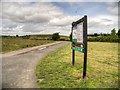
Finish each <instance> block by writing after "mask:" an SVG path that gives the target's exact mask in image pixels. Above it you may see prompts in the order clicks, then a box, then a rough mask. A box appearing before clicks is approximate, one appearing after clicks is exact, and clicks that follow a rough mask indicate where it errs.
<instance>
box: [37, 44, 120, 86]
mask: <svg viewBox="0 0 120 90" xmlns="http://www.w3.org/2000/svg"><path fill="white" fill-rule="evenodd" d="M71 54H72V52H71V44H69V45H67V46H65V47H63V48H60V49H58V50H57V51H55V52H53V53H51V54H49V55H48V56H46V57H45V58H43V59H42V60H41V61H40V62H39V64H38V66H37V67H36V76H37V79H38V82H37V83H38V85H39V86H40V87H41V88H117V87H118V45H117V43H102V42H89V43H88V64H87V78H86V79H85V80H83V79H82V71H83V53H80V52H77V51H76V55H75V57H76V60H75V66H72V65H71Z"/></svg>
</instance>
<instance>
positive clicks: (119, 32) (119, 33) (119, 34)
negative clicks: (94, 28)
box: [117, 29, 120, 37]
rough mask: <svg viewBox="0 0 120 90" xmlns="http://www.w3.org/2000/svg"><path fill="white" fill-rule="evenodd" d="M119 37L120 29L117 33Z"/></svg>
mask: <svg viewBox="0 0 120 90" xmlns="http://www.w3.org/2000/svg"><path fill="white" fill-rule="evenodd" d="M117 35H118V37H120V29H119V30H118V33H117Z"/></svg>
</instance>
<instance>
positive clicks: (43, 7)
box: [2, 3, 118, 35]
mask: <svg viewBox="0 0 120 90" xmlns="http://www.w3.org/2000/svg"><path fill="white" fill-rule="evenodd" d="M110 5H112V4H110ZM2 11H3V12H2V15H3V19H2V21H3V25H2V26H3V33H2V34H7V35H9V34H10V35H17V34H18V35H25V34H49V33H51V34H52V33H55V32H60V34H62V35H69V34H70V31H71V23H72V22H73V21H77V20H78V19H80V18H81V17H82V16H70V15H66V14H64V12H63V11H62V10H61V8H59V7H57V6H53V5H52V4H51V3H3V9H2ZM108 11H110V7H109V8H108ZM113 12H115V11H114V10H113V11H111V14H110V15H99V16H96V17H92V16H88V33H95V32H99V33H100V32H110V30H111V29H112V28H117V26H118V23H117V22H118V21H117V20H118V18H117V15H114V13H113Z"/></svg>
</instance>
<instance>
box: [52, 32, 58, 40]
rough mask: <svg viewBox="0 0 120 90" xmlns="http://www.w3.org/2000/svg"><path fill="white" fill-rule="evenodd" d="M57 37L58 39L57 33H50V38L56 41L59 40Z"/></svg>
mask: <svg viewBox="0 0 120 90" xmlns="http://www.w3.org/2000/svg"><path fill="white" fill-rule="evenodd" d="M59 39H60V35H59V33H53V35H52V40H54V41H57V40H59Z"/></svg>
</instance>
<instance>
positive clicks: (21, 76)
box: [2, 42, 68, 88]
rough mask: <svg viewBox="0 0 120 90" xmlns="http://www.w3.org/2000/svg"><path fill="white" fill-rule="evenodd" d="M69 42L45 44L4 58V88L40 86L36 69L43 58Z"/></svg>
mask: <svg viewBox="0 0 120 90" xmlns="http://www.w3.org/2000/svg"><path fill="white" fill-rule="evenodd" d="M66 44H68V42H62V43H59V44H54V45H47V46H46V45H44V46H43V47H38V48H35V49H32V50H29V51H27V52H24V53H19V54H14V55H11V56H10V55H8V56H5V57H3V58H2V88H38V86H37V83H36V80H37V79H36V75H35V69H36V65H37V63H38V62H39V61H40V59H41V58H43V57H44V56H46V55H47V54H49V53H51V52H52V51H55V50H56V49H58V48H60V47H62V46H64V45H66Z"/></svg>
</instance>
